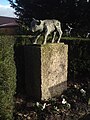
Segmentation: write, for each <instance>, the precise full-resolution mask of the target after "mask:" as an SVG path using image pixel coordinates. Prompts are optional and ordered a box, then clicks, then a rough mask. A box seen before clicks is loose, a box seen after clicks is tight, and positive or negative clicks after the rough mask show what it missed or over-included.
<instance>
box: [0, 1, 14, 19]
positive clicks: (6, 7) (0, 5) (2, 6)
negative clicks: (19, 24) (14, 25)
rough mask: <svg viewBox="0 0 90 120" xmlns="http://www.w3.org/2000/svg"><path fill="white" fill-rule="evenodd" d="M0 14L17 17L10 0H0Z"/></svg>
mask: <svg viewBox="0 0 90 120" xmlns="http://www.w3.org/2000/svg"><path fill="white" fill-rule="evenodd" d="M0 16H6V17H15V14H14V10H13V8H12V7H10V4H9V2H8V0H0Z"/></svg>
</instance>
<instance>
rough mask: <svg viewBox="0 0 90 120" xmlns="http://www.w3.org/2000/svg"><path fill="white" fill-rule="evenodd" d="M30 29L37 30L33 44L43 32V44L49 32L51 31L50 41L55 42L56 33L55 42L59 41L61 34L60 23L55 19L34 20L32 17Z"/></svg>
mask: <svg viewBox="0 0 90 120" xmlns="http://www.w3.org/2000/svg"><path fill="white" fill-rule="evenodd" d="M30 30H31V31H32V32H33V33H35V32H38V34H37V35H36V39H35V42H34V44H36V43H37V40H38V38H39V37H40V36H41V35H42V34H43V33H44V37H45V39H44V43H43V44H46V43H47V38H48V35H50V34H51V33H53V38H52V43H54V42H55V36H56V33H58V35H59V36H58V41H57V43H59V42H60V39H61V36H62V30H61V23H60V22H59V21H58V20H55V19H52V20H48V19H46V20H36V19H34V18H33V20H32V21H31V25H30Z"/></svg>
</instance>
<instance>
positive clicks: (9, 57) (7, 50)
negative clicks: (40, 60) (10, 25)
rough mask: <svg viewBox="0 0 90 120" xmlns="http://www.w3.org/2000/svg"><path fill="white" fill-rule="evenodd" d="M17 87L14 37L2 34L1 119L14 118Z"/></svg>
mask: <svg viewBox="0 0 90 120" xmlns="http://www.w3.org/2000/svg"><path fill="white" fill-rule="evenodd" d="M15 89H16V67H15V62H14V37H11V36H0V120H13V110H14V101H13V100H14V99H13V98H14V94H15Z"/></svg>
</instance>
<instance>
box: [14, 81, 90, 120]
mask: <svg viewBox="0 0 90 120" xmlns="http://www.w3.org/2000/svg"><path fill="white" fill-rule="evenodd" d="M89 97H90V96H89V92H88V87H87V85H83V83H81V84H80V83H76V82H75V83H72V82H68V89H67V90H66V91H64V92H63V93H62V95H61V96H59V97H55V98H52V99H50V100H48V101H41V102H37V101H36V102H35V101H31V100H27V99H26V97H25V96H22V95H16V96H15V112H14V117H15V120H87V119H90V98H89Z"/></svg>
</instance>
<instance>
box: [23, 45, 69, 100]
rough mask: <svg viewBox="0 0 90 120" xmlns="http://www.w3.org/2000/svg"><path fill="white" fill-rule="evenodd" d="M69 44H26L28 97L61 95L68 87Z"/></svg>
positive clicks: (41, 97)
mask: <svg viewBox="0 0 90 120" xmlns="http://www.w3.org/2000/svg"><path fill="white" fill-rule="evenodd" d="M67 66H68V45H65V44H64V43H59V44H57V43H54V44H52V43H50V44H46V45H29V46H25V82H26V91H27V95H28V97H30V98H32V99H36V100H41V99H42V100H44V99H49V98H52V97H54V96H59V95H60V94H61V93H62V92H63V90H65V89H67Z"/></svg>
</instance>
